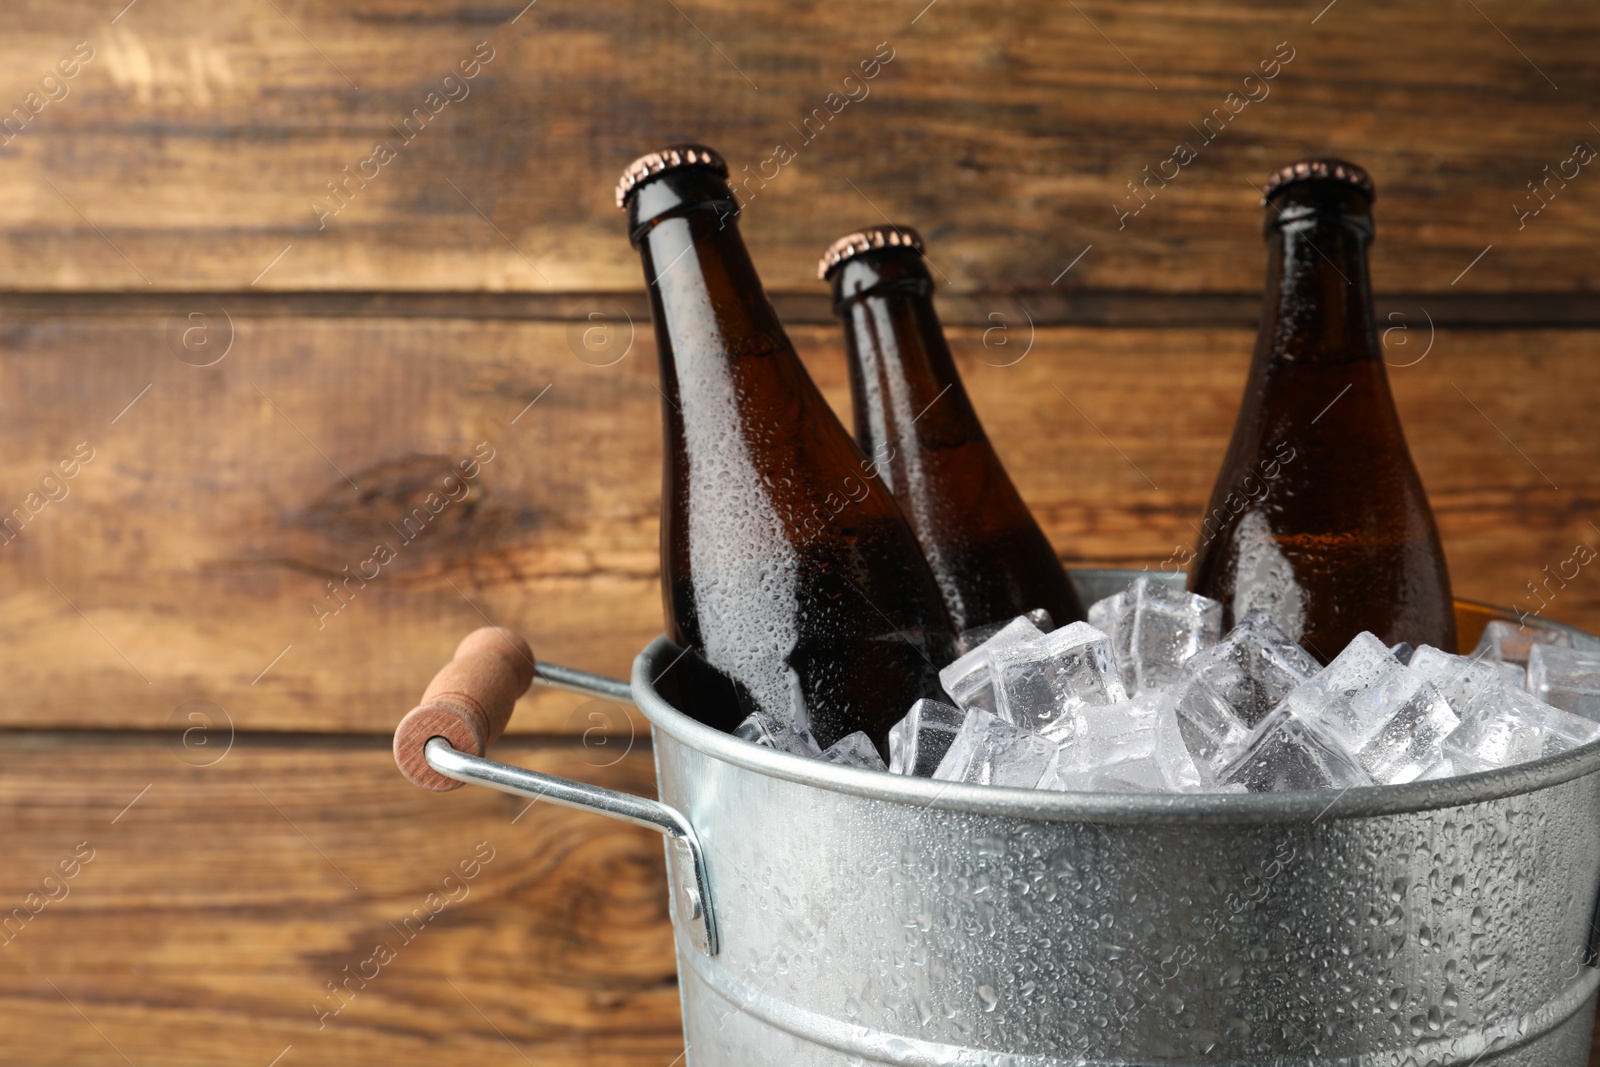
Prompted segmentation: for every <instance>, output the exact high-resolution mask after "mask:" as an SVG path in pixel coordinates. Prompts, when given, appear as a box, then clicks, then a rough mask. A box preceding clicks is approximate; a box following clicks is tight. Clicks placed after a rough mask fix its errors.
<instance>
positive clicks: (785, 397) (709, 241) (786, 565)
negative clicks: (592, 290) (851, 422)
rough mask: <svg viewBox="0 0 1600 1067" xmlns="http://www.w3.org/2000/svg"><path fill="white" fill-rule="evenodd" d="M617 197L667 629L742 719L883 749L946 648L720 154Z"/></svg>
mask: <svg viewBox="0 0 1600 1067" xmlns="http://www.w3.org/2000/svg"><path fill="white" fill-rule="evenodd" d="M617 200H618V203H619V204H620V205H622V206H624V207H625V208H626V209H627V211H628V225H629V232H630V236H631V238H632V241H633V244H634V246H635V247H636V248H637V249H638V251H639V255H640V257H641V259H642V260H643V263H644V276H645V281H646V282H647V283H648V286H649V292H650V306H651V313H652V316H653V318H654V320H655V334H656V344H657V348H658V350H659V353H660V360H661V392H662V396H663V400H664V403H663V405H662V426H663V433H664V438H665V447H664V455H663V460H664V466H663V473H662V499H661V508H662V517H661V566H662V596H663V600H664V607H665V614H666V624H667V632H668V635H669V636H670V637H671V638H672V639H673V640H674V641H676V642H677V643H678V644H680V645H682V646H684V647H686V648H689V649H692V650H693V651H695V652H696V653H698V654H699V655H702V656H703V657H704V658H705V660H706V661H707V662H708V663H710V664H711V665H712V666H713V667H715V668H717V669H718V670H719V671H720V672H721V673H722V674H724V675H726V676H727V677H728V678H729V679H730V680H731V681H732V682H733V683H734V685H735V687H736V688H737V690H738V693H739V698H738V700H739V703H740V704H741V708H740V711H743V712H748V711H753V710H761V711H764V712H766V713H767V714H769V715H773V716H775V717H777V718H779V719H780V720H781V721H784V722H791V723H797V724H802V725H809V726H810V728H811V730H812V732H813V733H814V734H815V735H816V738H817V740H818V741H819V742H820V743H821V744H823V745H824V746H826V745H830V744H832V743H833V742H834V741H837V740H838V739H839V738H841V737H843V736H844V735H846V734H848V733H851V732H852V731H855V730H865V731H866V732H867V734H868V735H870V736H871V737H872V738H873V740H874V742H875V743H876V744H877V745H878V747H879V749H880V750H882V751H884V752H887V748H888V731H889V727H890V726H892V725H893V724H894V723H895V722H896V721H898V720H899V719H900V718H901V717H902V716H903V715H905V713H906V710H907V709H908V708H909V707H910V706H911V704H912V703H913V702H914V701H916V700H917V699H918V698H919V697H923V696H932V695H937V694H938V693H939V677H938V668H939V667H941V666H943V665H944V664H945V663H947V662H948V661H949V659H950V658H951V655H952V646H953V631H952V630H951V625H950V619H949V616H948V615H947V614H946V613H945V610H944V603H943V601H942V600H941V599H940V596H939V590H938V586H937V585H936V584H935V583H934V579H933V574H932V573H931V572H930V571H929V569H928V564H927V561H926V560H924V559H923V557H922V552H921V551H920V549H919V548H918V547H917V541H916V538H915V536H914V535H913V534H912V532H911V528H910V527H909V526H908V525H907V524H906V520H905V517H904V516H903V515H902V514H901V512H900V508H899V507H898V505H896V503H895V501H894V498H893V497H892V496H890V494H889V492H888V491H887V490H886V489H884V488H883V486H882V485H881V484H880V482H879V481H878V480H877V479H876V478H873V477H871V476H870V474H869V470H870V466H871V465H870V464H869V463H868V461H867V459H866V457H865V456H863V455H862V453H861V450H860V449H859V448H857V447H856V444H855V442H854V441H852V440H851V439H850V435H849V434H848V433H847V432H846V431H845V428H844V425H843V424H842V423H840V421H839V419H838V417H837V416H836V415H834V413H833V410H832V409H831V408H829V407H828V404H827V402H826V401H825V400H824V399H823V397H822V394H821V393H820V392H819V391H818V389H817V387H816V385H815V384H814V383H813V382H812V380H811V376H810V375H809V374H808V373H807V372H806V369H805V367H804V366H803V365H802V364H801V362H800V359H799V357H798V356H797V355H796V354H795V350H794V347H793V345H792V344H791V343H790V341H789V338H788V336H787V335H786V334H785V333H784V331H783V327H782V326H781V325H780V324H779V322H778V317H777V314H776V313H775V312H774V311H773V309H772V305H771V303H770V302H769V301H768V300H767V297H766V294H765V292H764V291H763V290H762V287H761V280H760V278H758V277H757V275H756V271H755V267H754V266H753V265H752V264H751V262H750V256H749V253H748V252H747V251H746V250H745V246H744V241H743V239H742V238H741V237H740V236H739V228H738V214H739V208H738V204H737V202H736V201H735V199H734V196H733V193H732V192H731V191H730V190H729V188H728V184H727V167H726V165H725V164H724V163H723V162H722V160H721V159H719V158H718V157H717V156H716V154H715V153H713V152H711V151H710V150H709V149H705V148H701V147H698V146H678V147H675V148H669V149H664V150H662V151H661V152H656V153H652V154H650V155H648V156H645V157H644V158H642V159H640V160H638V161H637V162H635V163H634V164H633V165H632V166H630V167H629V168H628V170H627V172H626V173H625V175H624V176H623V180H622V184H621V185H619V186H618V189H617ZM685 710H693V709H685ZM715 717H716V718H717V719H719V720H720V721H721V722H722V723H723V724H725V722H726V718H727V712H726V710H725V709H724V710H723V711H722V712H720V713H718V714H716V716H715Z"/></svg>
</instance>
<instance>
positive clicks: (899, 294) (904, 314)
mask: <svg viewBox="0 0 1600 1067" xmlns="http://www.w3.org/2000/svg"><path fill="white" fill-rule="evenodd" d="M817 273H818V275H819V276H820V277H822V278H824V279H829V280H831V281H832V283H833V300H834V311H835V312H836V313H837V314H838V316H839V318H840V320H841V321H842V322H843V323H844V337H845V351H846V352H847V354H848V357H849V367H850V392H851V397H852V399H853V402H854V408H855V423H856V442H857V443H858V444H860V446H861V450H862V451H863V452H865V453H866V454H867V457H868V458H869V459H870V460H871V461H872V462H873V464H874V469H875V470H876V472H877V473H878V474H879V476H880V477H881V478H882V479H883V482H884V484H885V485H887V486H888V487H889V490H890V492H892V493H893V494H894V496H895V499H897V500H898V501H899V502H900V507H901V510H903V511H904V512H905V514H906V519H907V521H909V522H910V523H911V529H912V530H913V531H914V532H915V533H916V535H917V541H918V543H919V544H921V545H922V551H923V554H924V555H925V556H927V558H928V563H929V565H930V566H931V567H932V568H933V575H934V578H935V579H937V580H938V582H939V591H940V592H941V593H942V594H944V603H945V607H946V609H947V610H948V611H949V612H950V618H951V621H952V622H953V623H954V624H955V627H956V629H957V630H961V631H966V630H973V629H977V628H978V627H983V626H988V625H990V624H992V623H999V622H1008V621H1010V620H1011V619H1014V618H1016V617H1017V616H1018V615H1021V614H1023V613H1025V612H1028V611H1031V610H1033V609H1035V608H1044V609H1045V610H1046V611H1048V612H1049V613H1050V617H1051V619H1052V620H1053V621H1054V622H1055V624H1056V625H1057V626H1065V625H1066V624H1067V623H1069V622H1075V621H1077V620H1079V619H1082V618H1083V615H1084V613H1083V605H1082V604H1081V603H1079V601H1078V595H1077V593H1076V592H1075V591H1074V590H1073V588H1072V582H1071V580H1070V579H1069V578H1068V577H1067V572H1066V571H1065V570H1064V569H1063V568H1062V566H1061V561H1060V559H1059V558H1057V556H1056V553H1055V549H1054V548H1052V547H1051V545H1050V541H1049V539H1048V538H1047V537H1045V535H1044V531H1042V530H1041V529H1039V524H1038V522H1036V521H1035V520H1034V518H1033V515H1032V513H1030V512H1029V511H1028V506H1027V505H1026V504H1025V503H1023V501H1022V496H1021V494H1019V493H1018V492H1017V489H1016V486H1015V485H1013V484H1012V482H1011V478H1010V476H1009V475H1007V474H1006V469H1005V467H1004V466H1003V465H1002V464H1001V462H1000V457H999V456H997V455H996V454H995V451H994V447H993V446H992V445H990V443H989V437H988V435H987V434H985V433H984V431H983V424H982V423H981V422H980V421H979V420H978V413H977V412H976V411H975V410H974V409H973V407H972V401H971V400H970V399H969V398H968V397H967V391H966V388H965V387H964V386H963V385H962V384H961V375H960V373H959V372H958V371H957V370H956V363H955V359H954V357H952V355H951V353H950V346H949V345H948V344H947V343H946V342H945V337H944V330H943V329H942V328H941V327H940V325H939V317H938V315H937V314H936V313H935V311H934V308H933V277H932V276H931V275H930V274H929V273H928V268H927V265H926V264H925V262H924V260H923V248H922V239H921V238H920V237H919V236H918V235H917V233H916V231H914V230H912V229H910V228H908V227H904V226H881V227H874V228H872V229H867V230H860V231H858V232H856V233H852V234H847V235H846V236H844V237H841V238H840V239H839V240H837V241H835V242H834V243H833V245H832V247H830V248H829V249H828V251H827V252H826V253H825V254H824V255H823V257H822V262H821V263H820V264H819V265H818V268H817Z"/></svg>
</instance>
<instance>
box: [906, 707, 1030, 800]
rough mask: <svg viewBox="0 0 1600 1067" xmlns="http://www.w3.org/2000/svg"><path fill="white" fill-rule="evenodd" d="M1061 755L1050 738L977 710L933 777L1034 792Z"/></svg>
mask: <svg viewBox="0 0 1600 1067" xmlns="http://www.w3.org/2000/svg"><path fill="white" fill-rule="evenodd" d="M1058 754H1059V752H1058V749H1057V748H1056V745H1055V743H1054V742H1052V741H1051V740H1049V739H1048V738H1046V737H1042V736H1040V735H1039V734H1036V733H1034V732H1033V731H1031V730H1024V729H1021V728H1019V727H1016V726H1013V725H1011V724H1010V723H1008V722H1005V721H1004V720H1002V719H1000V718H997V717H996V716H994V715H990V714H989V713H988V712H986V711H984V710H982V709H981V708H974V709H973V710H971V711H969V712H967V718H966V721H965V722H963V723H962V725H961V732H960V733H958V734H956V738H955V740H954V741H952V742H951V743H950V751H948V752H946V753H945V755H944V759H943V760H941V761H940V762H939V766H938V768H937V769H936V770H935V771H934V772H933V776H934V777H935V778H937V779H939V780H940V781H945V782H972V783H976V784H978V785H1004V786H1012V787H1015V788H1019V789H1032V788H1034V787H1035V786H1037V785H1038V784H1039V779H1040V778H1042V777H1044V775H1045V772H1047V771H1049V770H1050V769H1051V768H1052V767H1054V765H1055V763H1056V760H1057V757H1058Z"/></svg>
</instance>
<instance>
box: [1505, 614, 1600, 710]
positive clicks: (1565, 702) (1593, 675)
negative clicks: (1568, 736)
mask: <svg viewBox="0 0 1600 1067" xmlns="http://www.w3.org/2000/svg"><path fill="white" fill-rule="evenodd" d="M1489 625H1491V626H1493V625H1494V624H1493V623H1490V624H1489ZM1528 692H1530V693H1532V694H1533V695H1534V696H1536V697H1538V698H1539V699H1540V700H1542V701H1544V702H1545V703H1546V704H1549V705H1551V706H1552V707H1557V708H1560V709H1561V710H1562V711H1570V712H1572V713H1573V714H1574V715H1582V716H1583V717H1584V718H1586V719H1594V720H1595V721H1597V722H1600V652H1585V651H1579V650H1578V649H1575V648H1561V647H1559V646H1557V645H1548V644H1545V645H1534V646H1533V648H1532V650H1531V651H1530V652H1529V653H1528Z"/></svg>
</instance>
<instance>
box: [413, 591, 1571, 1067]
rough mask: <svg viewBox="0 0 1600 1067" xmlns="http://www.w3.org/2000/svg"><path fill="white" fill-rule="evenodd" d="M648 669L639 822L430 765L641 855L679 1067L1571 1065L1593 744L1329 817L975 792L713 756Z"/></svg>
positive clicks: (446, 764)
mask: <svg viewBox="0 0 1600 1067" xmlns="http://www.w3.org/2000/svg"><path fill="white" fill-rule="evenodd" d="M1129 576H1130V575H1129V574H1127V573H1125V572H1107V571H1099V572H1079V573H1078V574H1076V575H1074V577H1075V579H1076V580H1077V581H1078V583H1079V585H1080V588H1081V591H1082V593H1083V595H1084V599H1085V602H1089V601H1092V600H1094V599H1097V598H1099V597H1100V596H1104V595H1108V594H1109V593H1110V592H1113V591H1115V590H1116V589H1117V588H1120V587H1121V585H1122V584H1123V583H1124V582H1125V581H1126V580H1127V578H1128V577H1129ZM1575 641H1576V642H1577V643H1578V644H1580V645H1581V646H1583V647H1591V648H1597V649H1600V640H1597V639H1595V638H1593V637H1590V636H1588V635H1584V634H1577V633H1575ZM674 654H675V653H674V652H673V651H672V650H671V649H670V646H668V645H667V644H666V643H665V641H664V640H658V641H657V642H656V643H654V644H652V645H651V646H650V647H649V648H647V649H646V650H645V651H644V652H643V653H641V654H640V655H639V657H638V658H637V660H635V662H634V667H633V681H632V686H631V695H632V699H633V700H634V702H635V703H636V704H637V705H638V707H639V708H640V709H641V710H642V711H643V712H644V714H645V715H646V716H647V717H648V718H649V720H650V722H651V724H652V726H653V728H654V731H653V734H654V742H655V757H656V769H657V775H658V779H659V785H660V793H661V803H660V804H656V803H654V802H652V801H648V800H643V799H641V798H628V797H621V796H620V795H619V794H614V793H610V792H609V791H605V790H598V789H595V788H594V787H588V786H582V785H579V784H577V783H567V782H562V781H560V780H557V779H550V778H548V777H546V776H542V775H535V774H533V773H532V772H527V771H521V770H519V769H516V768H509V767H503V766H502V765H498V764H493V763H490V762H489V761H487V760H481V759H475V758H474V757H471V756H465V755H462V754H460V753H456V752H454V750H451V749H450V748H449V746H448V745H447V744H445V743H444V742H443V741H440V740H435V741H432V742H430V743H429V746H428V760H429V763H430V764H431V765H433V766H434V767H435V768H436V769H438V770H440V771H441V772H442V773H444V774H446V775H449V776H451V777H455V778H459V779H461V780H468V781H477V782H480V783H483V784H490V785H493V786H495V787H496V788H501V789H508V790H509V791H513V792H518V793H521V794H522V795H528V796H540V797H543V798H545V799H549V800H554V801H556V802H558V803H567V804H572V805H574V806H578V807H586V808H589V809H591V810H598V811H602V812H604V813H606V814H612V815H620V816H621V817H624V818H628V819H630V821H634V822H637V823H640V824H641V825H650V826H653V827H654V828H656V829H659V830H662V831H663V832H664V833H666V834H667V835H668V837H669V847H668V850H667V857H668V873H669V878H670V879H671V884H672V887H673V902H674V903H673V924H674V927H675V930H676V933H677V943H678V969H679V976H680V980H681V985H682V1000H683V1020H684V1030H685V1038H686V1043H687V1046H688V1052H687V1060H688V1062H689V1063H691V1064H693V1065H695V1067H724V1065H726V1067H749V1065H751V1064H764V1063H781V1064H785V1065H790V1067H802V1065H805V1067H809V1065H825V1064H826V1065H839V1064H916V1065H934V1064H962V1065H965V1064H973V1065H976V1064H983V1065H995V1067H999V1065H1006V1067H1057V1065H1088V1064H1296V1065H1306V1067H1310V1065H1316V1067H1326V1065H1330V1064H1350V1065H1360V1067H1370V1065H1389V1064H1393V1065H1395V1067H1401V1065H1410V1064H1416V1065H1424V1064H1440V1065H1444V1064H1452V1065H1457V1064H1458V1065H1461V1067H1467V1065H1471V1064H1484V1065H1488V1064H1494V1065H1496V1067H1511V1065H1517V1067H1522V1065H1528V1067H1534V1065H1538V1067H1569V1065H1570V1067H1583V1065H1584V1064H1586V1063H1587V1059H1588V1048H1589V1037H1590V1028H1591V1025H1592V1021H1593V1017H1594V1008H1595V994H1596V989H1597V987H1600V969H1597V968H1596V961H1595V951H1596V919H1597V916H1596V909H1597V898H1600V773H1597V772H1600V742H1597V743H1595V744H1591V745H1588V746H1586V747H1584V748H1582V749H1579V750H1577V751H1574V752H1570V753H1567V754H1564V755H1561V756H1556V757H1552V758H1549V759H1545V760H1541V761H1539V762H1537V763H1532V764H1528V765H1524V766H1521V767H1517V768H1514V769H1510V770H1504V771H1496V772H1490V773H1485V774H1477V775H1470V776H1466V777H1462V778H1457V779H1450V780H1446V781H1442V782H1421V783H1415V784H1411V785H1404V786H1386V787H1373V788H1361V789H1351V790H1347V791H1345V792H1342V793H1339V792H1331V791H1330V792H1319V793H1292V794H1257V795H1247V796H1229V795H1218V796H1129V795H1103V794H1070V793H1041V792H1035V791H1023V790H1011V789H997V788H991V787H987V786H969V785H959V784H951V783H944V782H935V781H930V780H925V779H912V778H901V777H898V776H889V775H885V774H881V773H875V772H869V771H862V770H856V769H854V768H849V767H841V766H835V765H831V764H825V763H821V762H817V761H812V760H806V759H801V758H799V757H794V756H789V755H786V754H783V753H779V752H774V751H771V750H767V749H763V748H759V747H757V746H754V745H750V744H748V743H745V742H743V741H740V740H738V739H736V738H734V737H731V736H729V735H726V734H723V733H721V732H719V731H716V730H712V729H710V728H708V727H706V726H703V725H701V724H700V723H698V722H696V721H695V720H693V719H691V718H690V717H689V716H687V715H685V714H683V713H682V712H681V711H679V710H678V709H676V708H674V707H672V706H670V705H669V704H668V703H667V702H666V701H665V700H664V699H663V698H662V696H661V695H660V694H659V693H658V691H657V689H656V687H655V686H654V685H653V684H652V679H658V678H660V677H661V675H662V672H663V671H664V670H666V669H667V668H668V667H669V666H670V660H671V656H672V655H674ZM570 673H571V672H568V674H569V675H570ZM552 680H553V681H556V682H557V683H558V684H567V685H568V686H569V687H573V688H580V689H585V690H587V691H593V690H594V688H595V687H594V686H593V685H591V684H587V683H584V682H582V681H581V680H579V679H574V678H573V677H564V678H556V679H552ZM610 695H613V696H618V695H620V694H619V693H617V692H616V691H615V690H612V691H611V694H610Z"/></svg>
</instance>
